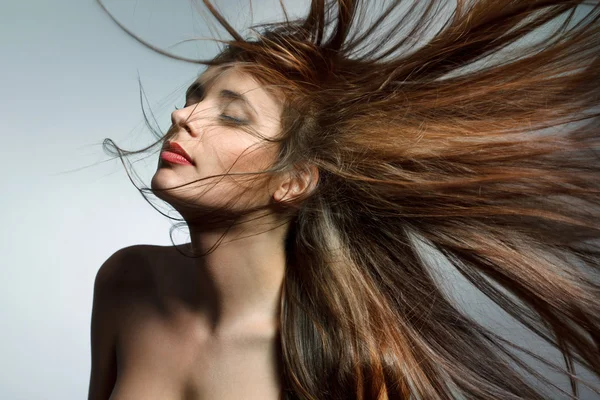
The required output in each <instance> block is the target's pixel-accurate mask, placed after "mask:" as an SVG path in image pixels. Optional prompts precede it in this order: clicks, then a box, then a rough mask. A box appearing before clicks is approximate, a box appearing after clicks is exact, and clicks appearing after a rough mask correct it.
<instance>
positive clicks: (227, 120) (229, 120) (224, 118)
mask: <svg viewBox="0 0 600 400" xmlns="http://www.w3.org/2000/svg"><path fill="white" fill-rule="evenodd" d="M219 119H220V120H221V121H223V122H225V123H230V124H231V123H233V124H235V125H246V124H247V123H248V121H246V120H242V119H238V118H235V117H232V116H230V115H226V114H221V115H219Z"/></svg>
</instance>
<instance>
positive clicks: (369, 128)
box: [99, 0, 600, 400]
mask: <svg viewBox="0 0 600 400" xmlns="http://www.w3.org/2000/svg"><path fill="white" fill-rule="evenodd" d="M99 1H100V0H99ZM203 3H204V6H205V7H206V8H207V9H208V10H209V11H210V13H211V14H212V15H213V16H214V17H215V19H216V20H217V21H218V22H219V24H220V25H221V26H222V27H223V28H225V30H226V31H227V32H228V34H229V35H230V36H231V40H223V41H221V43H222V44H223V45H224V46H223V48H222V51H221V52H220V53H219V54H218V55H217V56H216V57H214V58H211V59H206V60H194V59H187V58H185V57H180V56H176V55H173V54H170V53H167V52H166V51H164V50H162V49H158V48H154V47H153V46H151V45H150V44H148V43H146V42H144V41H143V40H141V39H139V38H137V37H136V38H137V39H138V40H140V41H142V42H143V43H144V44H146V45H147V46H149V47H152V48H153V49H154V50H156V51H158V52H160V53H162V54H166V55H168V56H170V57H173V58H179V59H183V60H186V61H189V62H196V63H199V64H204V65H208V66H215V67H217V68H228V67H230V66H232V65H238V66H241V67H242V68H243V69H244V71H246V72H248V73H249V74H251V75H252V76H253V77H255V78H256V79H257V80H258V81H260V82H261V83H262V84H264V85H265V87H267V88H270V89H269V90H271V89H272V90H273V91H275V92H277V93H280V94H281V95H282V97H281V98H282V102H283V113H282V115H281V121H282V123H281V134H280V135H279V136H278V137H277V138H275V139H272V140H273V141H274V142H277V143H278V145H279V146H280V147H279V153H278V158H277V160H276V162H275V164H273V165H272V167H271V168H270V169H268V170H266V171H261V174H263V175H265V174H266V175H269V174H271V175H274V174H277V173H279V172H281V171H284V170H286V169H289V168H290V166H296V167H297V166H300V167H301V166H311V165H312V166H315V167H317V168H318V171H319V179H318V184H316V186H315V189H314V190H313V191H312V192H310V193H308V194H307V195H306V196H303V197H302V198H299V199H296V200H295V201H294V202H290V203H289V204H285V205H284V206H285V207H283V209H282V210H280V212H281V213H287V215H288V216H289V220H290V221H291V225H290V226H291V227H290V229H289V232H288V234H287V237H286V257H287V263H286V273H285V279H284V284H283V291H282V299H281V314H280V317H281V325H280V351H281V353H280V360H281V374H282V379H283V389H282V398H284V399H315V400H316V399H319V400H321V399H340V400H341V399H415V400H416V399H418V400H433V399H454V398H464V399H506V400H509V399H540V400H541V399H546V398H548V394H547V393H544V392H542V391H541V389H540V388H539V387H537V386H536V385H535V384H533V383H532V382H531V381H529V380H528V379H527V377H526V376H525V375H524V374H523V372H527V373H529V374H531V375H533V376H534V377H537V378H538V379H540V380H541V381H543V382H545V384H547V385H548V386H552V387H554V388H555V389H556V390H558V391H560V392H561V393H563V394H564V395H567V396H569V398H579V384H580V383H582V382H583V383H584V384H585V385H586V386H588V387H589V388H591V389H592V390H593V391H594V392H595V393H598V394H600V389H598V388H597V387H594V386H593V384H592V383H591V382H589V381H586V380H584V379H582V378H581V377H579V376H578V375H577V371H576V370H575V362H577V363H579V364H580V365H581V366H583V367H585V368H587V369H589V370H590V371H591V372H593V373H594V374H596V375H597V376H600V283H599V282H600V279H599V274H598V260H599V257H598V256H599V247H600V242H599V241H598V239H599V236H600V174H599V172H600V171H599V170H600V162H599V153H598V151H599V150H600V147H599V142H600V108H599V105H600V57H599V55H600V22H599V17H600V5H599V4H598V3H597V2H587V3H586V2H583V1H575V0H527V1H512V0H479V1H467V0H457V4H456V7H454V8H453V10H452V12H449V13H446V14H444V13H443V12H442V10H443V7H442V5H444V4H447V2H445V1H438V0H427V1H425V0H423V1H418V2H417V1H413V2H411V3H410V4H407V3H406V2H405V1H388V2H387V3H385V4H384V7H380V8H379V9H377V8H376V7H375V6H374V5H376V4H377V2H374V1H368V2H367V1H359V0H312V1H311V2H310V9H309V10H308V13H307V14H306V16H305V17H303V18H299V19H290V18H289V17H288V15H287V13H284V14H285V18H284V19H283V21H281V22H277V23H269V24H262V25H258V26H254V27H253V31H252V32H253V35H252V36H251V37H248V38H244V37H243V36H242V35H241V34H240V33H238V32H237V31H236V30H234V28H233V27H232V26H230V25H229V23H228V22H227V21H226V20H225V18H224V17H223V16H222V15H221V14H220V13H219V12H218V11H217V10H216V8H215V7H214V5H213V4H212V3H211V2H210V1H208V0H204V1H203ZM367 3H368V4H369V5H367ZM282 7H283V5H282ZM283 10H284V11H285V8H284V9H283ZM115 21H116V20H115ZM557 21H558V22H557ZM435 24H439V26H437V27H434V25H435ZM552 24H555V25H552ZM122 27H123V26H122ZM548 27H552V29H550V30H548V29H547V28H548ZM123 29H126V28H125V27H123ZM540 29H542V30H543V29H546V31H547V32H546V35H545V36H543V38H541V36H540V38H539V39H538V40H535V41H531V40H529V41H526V40H524V38H525V37H527V38H530V36H528V35H529V34H530V33H532V32H533V31H536V32H538V30H540ZM126 30H127V29H126ZM132 35H133V34H132ZM133 36H135V35H133ZM533 37H534V38H535V37H536V36H535V35H534V36H533ZM166 137H168V133H167V135H165V136H164V137H161V138H160V140H159V141H158V142H157V143H162V142H163V141H164V140H165V138H166ZM265 140H267V139H265ZM113 146H114V145H113ZM115 147H116V146H115ZM144 150H147V149H143V150H140V151H144ZM133 153H135V152H127V155H128V154H133ZM121 154H122V151H121V150H120V149H119V157H121ZM424 249H429V251H430V252H433V253H435V254H437V257H438V258H443V259H445V260H446V261H447V264H448V266H449V267H450V268H451V269H452V270H453V271H456V272H457V273H458V274H459V276H462V277H464V278H466V280H467V281H468V282H470V284H472V285H473V286H475V287H476V288H477V289H478V290H479V291H480V292H481V293H482V294H484V295H485V296H486V297H488V298H489V299H491V300H492V301H493V302H494V303H496V304H497V305H498V306H499V307H501V308H502V309H503V310H504V311H505V312H506V313H508V315H510V316H511V317H513V318H514V319H515V320H516V321H518V322H520V323H521V324H522V325H523V326H524V327H526V328H527V329H529V330H530V331H531V332H533V333H534V334H535V335H537V336H538V337H539V338H540V339H542V340H543V341H545V342H547V343H548V344H550V345H552V346H553V347H554V348H556V349H558V350H560V353H561V354H562V356H563V358H564V367H563V366H561V365H558V364H556V363H553V362H550V361H549V360H546V359H545V358H544V357H541V356H539V355H536V354H535V353H534V352H532V351H530V350H527V349H526V348H524V347H523V346H520V345H518V344H516V343H513V342H511V341H509V340H507V339H506V338H504V337H502V336H501V335H499V334H498V333H495V332H494V330H493V329H490V328H487V327H485V326H483V325H482V324H481V323H480V322H478V321H476V320H475V319H474V318H473V317H472V316H469V315H468V314H467V313H466V312H465V310H463V309H461V308H460V307H459V305H457V304H455V303H454V302H453V300H452V298H451V296H450V295H449V294H448V293H446V292H445V291H444V288H443V287H442V284H441V282H440V280H439V279H438V278H436V276H437V275H436V272H435V268H436V267H435V265H434V264H435V260H434V259H432V258H431V257H429V258H428V257H427V256H426V252H425V251H424ZM517 352H522V353H525V354H527V355H529V356H531V357H533V358H534V359H536V360H538V361H540V362H542V363H544V364H546V365H547V366H550V367H551V368H552V369H554V370H556V371H560V372H561V373H562V374H564V375H565V376H568V378H569V380H570V385H571V393H568V392H566V391H565V390H563V389H561V388H560V387H559V386H558V385H556V384H555V383H553V382H552V381H551V380H549V379H548V378H547V377H545V376H544V375H543V374H541V373H540V372H538V371H536V370H535V369H534V368H532V367H531V366H530V365H528V364H527V363H525V362H524V361H523V360H522V359H521V358H519V357H517V355H516V353H517ZM565 367H566V368H565ZM519 369H522V371H519Z"/></svg>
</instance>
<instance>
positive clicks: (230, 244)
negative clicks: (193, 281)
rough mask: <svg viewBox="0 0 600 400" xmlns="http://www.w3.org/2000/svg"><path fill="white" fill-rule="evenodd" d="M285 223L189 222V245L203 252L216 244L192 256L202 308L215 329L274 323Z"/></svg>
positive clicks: (264, 326)
mask: <svg viewBox="0 0 600 400" xmlns="http://www.w3.org/2000/svg"><path fill="white" fill-rule="evenodd" d="M242 225H243V224H242ZM287 227H288V225H287V224H286V225H283V226H280V227H278V228H276V229H271V230H267V229H269V228H262V229H256V228H255V230H254V231H252V230H251V229H249V228H248V227H247V226H246V227H244V226H234V227H233V228H230V229H228V230H223V231H215V230H211V231H204V230H202V229H201V228H198V227H194V226H190V237H191V243H190V247H191V250H192V251H195V252H196V253H197V254H204V253H206V252H208V251H209V250H210V249H211V248H212V247H213V246H216V248H215V249H213V250H212V251H211V252H210V254H207V255H204V256H202V257H199V258H195V259H194V260H193V262H194V265H195V269H196V272H197V273H196V274H195V275H196V276H197V277H198V279H197V286H198V290H199V293H200V294H201V299H202V304H203V305H204V307H203V314H205V316H206V318H207V323H208V325H209V327H210V329H211V331H212V332H213V333H215V334H216V333H217V332H219V333H223V332H229V331H232V330H235V331H238V330H239V329H242V330H245V331H247V330H248V329H259V330H261V331H263V330H264V329H267V330H269V331H270V330H272V329H273V328H276V326H277V324H278V320H279V306H280V295H281V287H282V283H283V278H284V275H285V265H286V263H285V256H286V255H285V244H284V240H285V234H286V232H287ZM219 240H221V241H220V243H218V244H217V242H218V241H219Z"/></svg>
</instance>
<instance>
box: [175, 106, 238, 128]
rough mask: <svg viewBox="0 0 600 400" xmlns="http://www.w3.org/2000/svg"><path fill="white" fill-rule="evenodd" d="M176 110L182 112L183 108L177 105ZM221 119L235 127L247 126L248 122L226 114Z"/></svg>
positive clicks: (220, 116)
mask: <svg viewBox="0 0 600 400" xmlns="http://www.w3.org/2000/svg"><path fill="white" fill-rule="evenodd" d="M183 108H185V105H184V106H183ZM175 110H181V108H180V107H177V105H175ZM219 118H220V119H221V121H223V122H226V123H232V124H235V125H245V124H246V121H244V120H241V119H238V118H235V117H232V116H229V115H226V114H221V115H219Z"/></svg>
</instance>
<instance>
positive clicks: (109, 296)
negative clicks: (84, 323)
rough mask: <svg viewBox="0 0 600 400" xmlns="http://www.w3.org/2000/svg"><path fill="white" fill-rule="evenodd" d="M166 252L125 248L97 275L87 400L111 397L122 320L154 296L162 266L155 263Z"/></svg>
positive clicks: (115, 373)
mask: <svg viewBox="0 0 600 400" xmlns="http://www.w3.org/2000/svg"><path fill="white" fill-rule="evenodd" d="M161 248H162V249H163V250H161ZM166 249H167V248H166V247H161V246H150V245H134V246H128V247H124V248H122V249H120V250H117V251H116V252H114V253H113V254H112V255H111V256H110V257H108V259H106V261H104V263H103V264H102V265H101V266H100V268H99V270H98V272H97V273H96V279H95V281H94V294H93V304H92V318H91V359H92V360H91V361H92V362H91V372H90V383H89V393H88V399H90V400H101V399H102V400H106V399H108V398H109V397H110V394H111V392H112V390H113V387H114V385H115V383H116V380H117V376H118V366H117V362H118V361H117V360H118V357H117V353H118V342H119V336H120V334H121V331H122V329H123V321H124V320H125V321H126V320H127V318H126V317H127V313H128V312H129V313H131V312H132V311H133V312H135V311H136V310H139V308H140V305H141V304H146V303H148V301H147V299H148V298H154V297H155V293H156V282H157V281H160V276H157V274H156V272H155V270H156V268H155V267H156V266H157V265H159V264H160V263H157V262H152V260H153V259H156V256H157V254H161V252H164V251H165V250H166ZM137 300H141V301H137Z"/></svg>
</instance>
